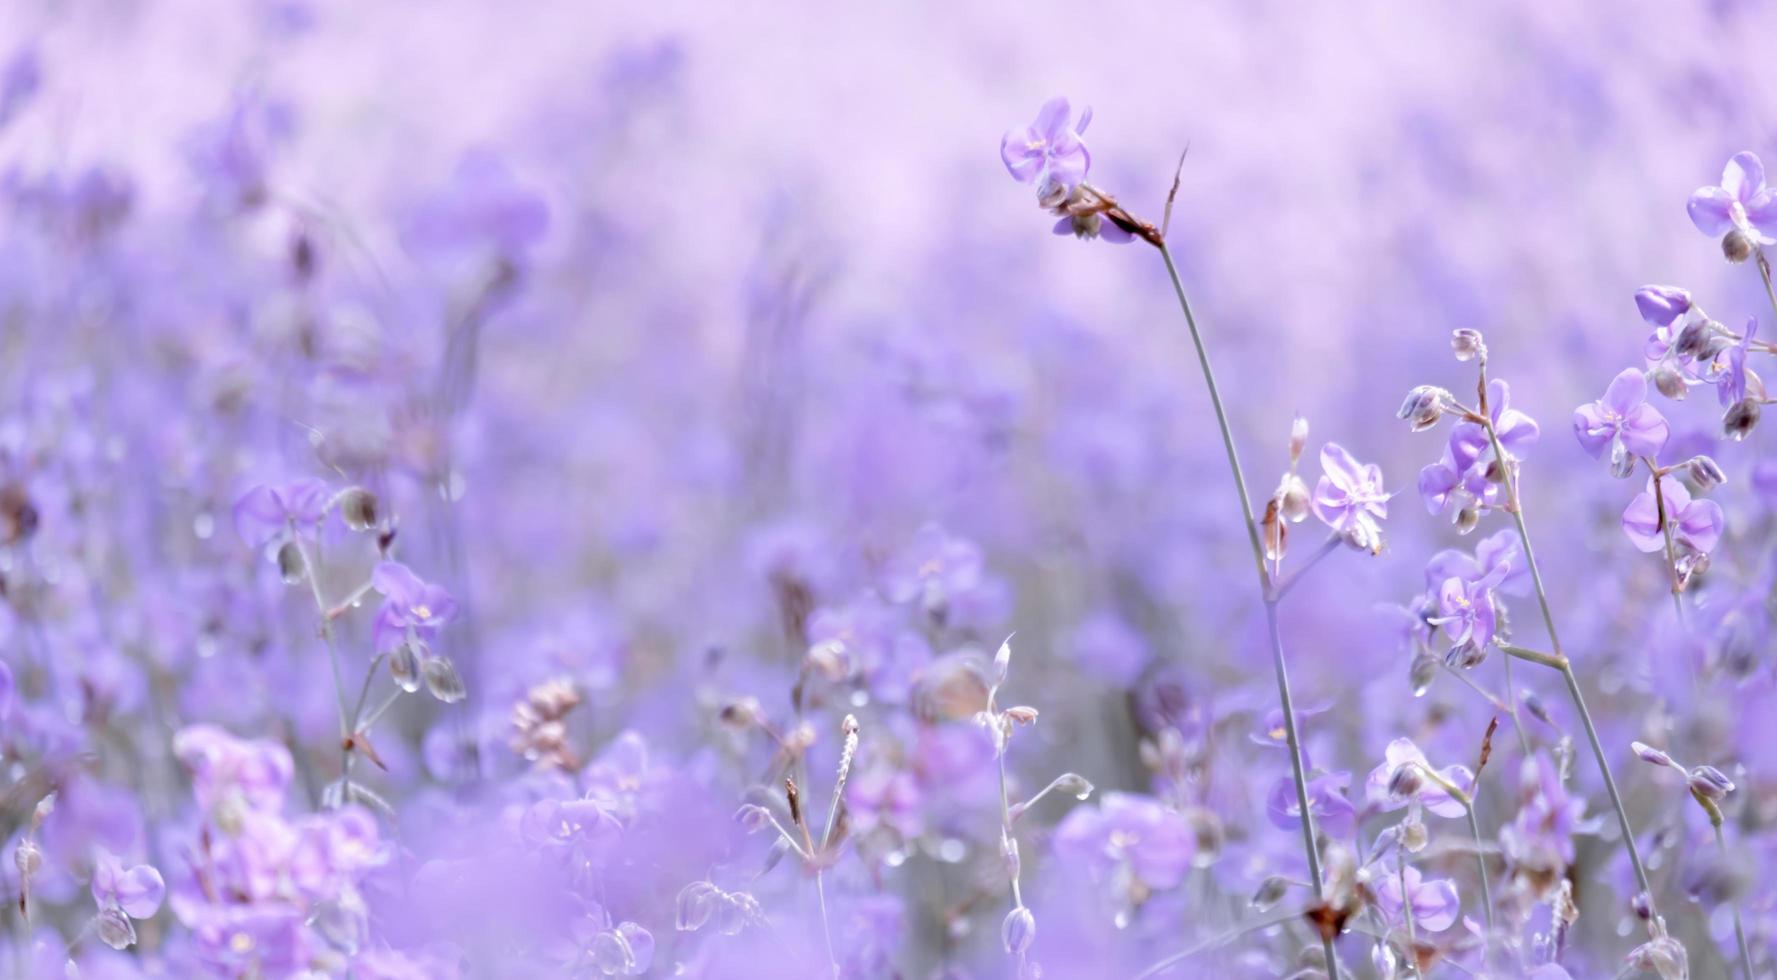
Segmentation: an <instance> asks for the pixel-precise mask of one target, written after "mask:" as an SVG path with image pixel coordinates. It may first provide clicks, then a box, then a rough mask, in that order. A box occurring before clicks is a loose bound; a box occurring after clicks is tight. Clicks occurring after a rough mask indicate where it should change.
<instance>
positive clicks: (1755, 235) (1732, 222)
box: [1685, 150, 1777, 245]
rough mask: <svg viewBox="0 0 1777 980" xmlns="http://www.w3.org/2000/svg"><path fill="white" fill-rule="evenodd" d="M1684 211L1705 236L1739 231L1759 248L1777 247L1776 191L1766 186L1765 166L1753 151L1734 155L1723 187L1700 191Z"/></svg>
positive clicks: (1727, 168)
mask: <svg viewBox="0 0 1777 980" xmlns="http://www.w3.org/2000/svg"><path fill="white" fill-rule="evenodd" d="M1685 210H1686V211H1687V212H1689V214H1690V216H1691V224H1694V225H1696V226H1697V230H1698V231H1701V232H1702V233H1703V234H1705V235H1721V234H1724V233H1726V232H1728V231H1730V230H1733V229H1738V230H1740V231H1741V232H1744V233H1745V234H1747V235H1749V236H1751V238H1752V239H1753V241H1755V242H1757V243H1758V244H1760V245H1777V238H1773V237H1772V235H1773V234H1777V192H1774V191H1772V190H1771V189H1769V188H1767V187H1766V186H1765V165H1764V164H1763V163H1761V162H1759V158H1758V157H1757V156H1756V155H1754V154H1753V153H1751V152H1750V151H1746V150H1742V151H1740V152H1739V153H1736V154H1734V155H1733V157H1731V158H1730V159H1729V160H1728V165H1727V166H1726V167H1725V168H1723V170H1722V172H1721V184H1720V186H1709V187H1699V188H1697V190H1696V191H1695V192H1694V193H1692V194H1691V199H1690V202H1689V203H1688V204H1687V205H1686V206H1685Z"/></svg>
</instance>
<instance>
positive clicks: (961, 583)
mask: <svg viewBox="0 0 1777 980" xmlns="http://www.w3.org/2000/svg"><path fill="white" fill-rule="evenodd" d="M981 582H982V562H981V549H980V548H979V547H977V546H976V545H975V543H974V542H973V541H970V540H968V539H966V538H954V537H951V536H950V535H948V534H946V533H945V532H944V529H943V528H940V527H938V526H937V525H936V524H927V525H926V526H925V527H922V528H920V529H919V533H917V534H915V535H914V537H913V540H912V541H910V542H908V545H907V548H906V550H904V551H902V552H901V554H900V555H899V556H897V558H896V560H895V562H894V563H893V565H892V566H891V567H890V570H889V575H888V592H889V598H891V599H893V600H894V601H895V602H911V601H913V600H915V599H918V600H920V602H921V603H922V604H923V605H924V607H925V609H926V611H927V612H930V613H934V614H935V613H939V612H942V611H944V610H945V609H946V608H947V607H948V606H949V605H950V602H951V600H952V599H954V598H956V597H957V596H959V595H963V594H966V593H968V592H969V591H971V590H973V589H975V588H977V587H978V586H980V585H981Z"/></svg>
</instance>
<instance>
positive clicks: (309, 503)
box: [234, 478, 327, 548]
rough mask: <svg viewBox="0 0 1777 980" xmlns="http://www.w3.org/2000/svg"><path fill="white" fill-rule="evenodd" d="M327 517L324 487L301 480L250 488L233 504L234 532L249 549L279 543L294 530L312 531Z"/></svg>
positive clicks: (325, 486) (325, 490) (315, 481)
mask: <svg viewBox="0 0 1777 980" xmlns="http://www.w3.org/2000/svg"><path fill="white" fill-rule="evenodd" d="M326 515H327V484H325V483H322V482H321V481H320V480H316V479H312V478H304V479H300V480H291V481H290V482H288V483H282V484H276V485H274V484H270V483H261V484H259V485H258V486H255V487H251V488H249V489H248V490H247V492H246V493H243V494H241V496H240V499H239V500H236V501H235V505H234V529H235V533H237V534H239V535H240V536H241V540H242V541H245V542H246V543H247V544H249V545H251V546H252V547H255V548H257V547H260V546H262V545H265V544H268V543H270V542H272V541H276V540H279V539H280V538H282V537H283V536H284V535H286V534H288V533H290V532H291V531H292V530H294V531H295V532H296V533H298V534H301V533H309V532H313V531H314V529H315V528H317V527H320V525H321V519H322V518H323V517H325V516H326Z"/></svg>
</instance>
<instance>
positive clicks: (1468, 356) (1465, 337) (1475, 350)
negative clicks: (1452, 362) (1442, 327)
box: [1450, 327, 1487, 361]
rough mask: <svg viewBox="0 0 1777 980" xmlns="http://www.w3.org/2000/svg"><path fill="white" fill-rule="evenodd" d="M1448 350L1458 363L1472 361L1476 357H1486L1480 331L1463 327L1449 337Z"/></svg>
mask: <svg viewBox="0 0 1777 980" xmlns="http://www.w3.org/2000/svg"><path fill="white" fill-rule="evenodd" d="M1450 350H1451V351H1452V352H1453V353H1455V355H1456V359H1457V360H1459V361H1472V360H1474V359H1475V358H1477V357H1486V356H1487V345H1486V343H1484V342H1483V341H1482V340H1481V331H1479V330H1474V329H1471V328H1469V327H1463V328H1462V329H1460V330H1457V331H1456V332H1455V333H1452V334H1451V335H1450Z"/></svg>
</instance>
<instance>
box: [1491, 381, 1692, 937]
mask: <svg viewBox="0 0 1777 980" xmlns="http://www.w3.org/2000/svg"><path fill="white" fill-rule="evenodd" d="M1482 387H1483V390H1484V389H1485V385H1483V386H1482ZM1481 419H1482V426H1483V427H1484V428H1485V429H1486V430H1487V439H1488V441H1489V442H1491V443H1492V444H1493V455H1494V458H1495V459H1497V460H1499V462H1500V465H1502V466H1504V467H1506V479H1505V488H1506V503H1507V509H1508V510H1510V511H1511V513H1512V523H1513V524H1515V525H1516V526H1517V528H1518V541H1519V543H1521V544H1523V545H1524V563H1525V564H1526V565H1529V566H1530V581H1531V583H1532V584H1533V585H1535V586H1536V603H1537V606H1538V607H1540V608H1541V609H1542V614H1543V627H1544V628H1545V629H1547V630H1548V633H1549V643H1550V644H1551V645H1553V646H1554V648H1555V653H1554V656H1553V657H1551V658H1549V659H1548V660H1546V661H1544V662H1545V663H1546V664H1547V665H1548V666H1551V667H1554V668H1555V669H1556V670H1559V671H1560V672H1561V678H1562V680H1565V681H1566V682H1567V693H1568V694H1569V695H1570V696H1571V697H1572V698H1573V706H1574V710H1576V711H1577V712H1578V713H1579V716H1580V721H1581V723H1582V724H1584V725H1585V729H1586V741H1588V742H1590V743H1591V744H1592V756H1593V758H1595V759H1596V760H1597V762H1598V772H1599V774H1600V775H1602V776H1603V777H1604V788H1605V790H1606V791H1607V792H1608V793H1609V794H1610V802H1611V806H1612V807H1613V808H1614V809H1615V810H1616V812H1617V824H1618V826H1619V827H1621V829H1622V832H1623V847H1624V848H1625V849H1626V850H1627V851H1628V852H1629V863H1630V864H1632V865H1634V867H1635V880H1636V882H1637V883H1639V884H1640V885H1641V891H1642V894H1644V895H1646V896H1647V907H1648V911H1649V913H1650V915H1651V916H1653V917H1658V914H1659V913H1658V911H1657V906H1656V904H1655V901H1654V889H1653V886H1652V885H1651V884H1650V883H1649V882H1648V877H1647V868H1646V867H1645V866H1643V865H1642V863H1641V848H1640V847H1638V846H1637V845H1636V843H1635V828H1634V827H1633V826H1631V825H1630V823H1629V811H1628V810H1626V809H1624V807H1623V796H1622V794H1621V793H1619V792H1617V781H1616V778H1615V777H1614V776H1612V775H1611V772H1610V760H1609V759H1607V758H1606V757H1605V755H1604V743H1603V742H1600V741H1599V740H1598V728H1597V726H1596V725H1594V724H1592V712H1590V711H1588V710H1587V709H1586V697H1585V695H1584V694H1582V693H1581V692H1580V681H1579V678H1578V677H1576V676H1574V673H1573V662H1572V661H1571V660H1569V659H1568V658H1567V655H1566V654H1565V653H1563V652H1562V649H1561V637H1560V635H1559V634H1558V633H1557V632H1556V630H1555V614H1554V613H1553V612H1551V611H1550V610H1549V592H1548V589H1546V588H1545V587H1544V586H1543V573H1542V570H1541V569H1540V568H1539V567H1538V566H1537V564H1536V551H1535V550H1534V549H1533V548H1532V547H1531V544H1530V528H1529V527H1528V526H1526V525H1525V523H1524V502H1523V500H1522V499H1521V498H1520V497H1519V495H1518V474H1517V470H1516V467H1515V466H1514V465H1512V464H1511V463H1508V462H1507V460H1508V459H1509V458H1510V457H1508V456H1507V454H1506V451H1505V449H1504V447H1502V446H1500V444H1499V432H1498V431H1497V430H1495V428H1494V426H1493V419H1492V417H1491V416H1490V415H1488V414H1486V413H1485V412H1483V413H1482V415H1481ZM1656 485H1657V484H1656ZM1506 652H1507V653H1511V652H1512V651H1511V650H1507V651H1506ZM1524 652H1530V651H1524ZM1520 655H1521V654H1520ZM1527 659H1534V658H1527Z"/></svg>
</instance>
